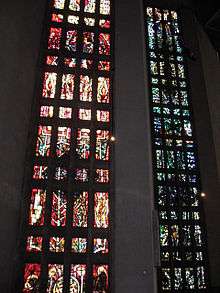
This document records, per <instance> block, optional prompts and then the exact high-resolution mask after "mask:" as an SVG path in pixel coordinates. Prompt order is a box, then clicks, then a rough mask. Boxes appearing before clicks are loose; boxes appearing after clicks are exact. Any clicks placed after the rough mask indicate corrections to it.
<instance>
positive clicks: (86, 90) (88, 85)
mask: <svg viewBox="0 0 220 293" xmlns="http://www.w3.org/2000/svg"><path fill="white" fill-rule="evenodd" d="M79 98H80V101H84V102H91V101H92V79H91V78H90V77H89V76H87V75H86V76H83V75H80V96H79Z"/></svg>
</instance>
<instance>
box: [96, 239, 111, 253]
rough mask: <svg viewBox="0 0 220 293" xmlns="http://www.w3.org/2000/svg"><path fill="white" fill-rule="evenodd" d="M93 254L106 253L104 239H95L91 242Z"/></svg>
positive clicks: (106, 248) (106, 243) (105, 240)
mask: <svg viewBox="0 0 220 293" xmlns="http://www.w3.org/2000/svg"><path fill="white" fill-rule="evenodd" d="M93 252H94V253H108V240H107V239H106V238H95V239H94V240H93Z"/></svg>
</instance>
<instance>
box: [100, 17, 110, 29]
mask: <svg viewBox="0 0 220 293" xmlns="http://www.w3.org/2000/svg"><path fill="white" fill-rule="evenodd" d="M99 26H100V27H101V28H107V29H109V28H110V21H109V20H107V19H100V20H99Z"/></svg>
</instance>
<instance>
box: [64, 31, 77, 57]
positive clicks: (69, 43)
mask: <svg viewBox="0 0 220 293" xmlns="http://www.w3.org/2000/svg"><path fill="white" fill-rule="evenodd" d="M76 42H77V31H67V35H66V49H68V50H69V51H73V52H74V51H76Z"/></svg>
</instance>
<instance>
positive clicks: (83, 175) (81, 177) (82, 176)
mask: <svg viewBox="0 0 220 293" xmlns="http://www.w3.org/2000/svg"><path fill="white" fill-rule="evenodd" d="M75 180H76V181H81V182H88V181H89V170H88V169H85V168H82V169H80V168H77V169H76V170H75Z"/></svg>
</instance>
